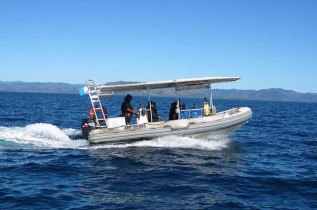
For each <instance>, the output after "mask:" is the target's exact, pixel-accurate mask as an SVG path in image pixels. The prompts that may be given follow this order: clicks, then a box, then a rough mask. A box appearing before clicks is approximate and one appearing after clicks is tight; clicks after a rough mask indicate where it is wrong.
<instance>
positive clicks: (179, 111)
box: [175, 85, 181, 119]
mask: <svg viewBox="0 0 317 210" xmlns="http://www.w3.org/2000/svg"><path fill="white" fill-rule="evenodd" d="M175 95H176V103H177V107H176V110H177V115H178V119H180V118H181V109H180V104H179V100H178V90H177V85H176V86H175Z"/></svg>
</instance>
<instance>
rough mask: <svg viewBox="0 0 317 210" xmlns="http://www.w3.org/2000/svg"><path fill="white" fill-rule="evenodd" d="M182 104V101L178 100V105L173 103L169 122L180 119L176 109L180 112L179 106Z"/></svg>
mask: <svg viewBox="0 0 317 210" xmlns="http://www.w3.org/2000/svg"><path fill="white" fill-rule="evenodd" d="M180 103H181V100H180V99H178V103H177V101H176V102H173V103H171V109H170V114H169V120H177V119H178V113H177V112H176V109H178V110H179V104H180Z"/></svg>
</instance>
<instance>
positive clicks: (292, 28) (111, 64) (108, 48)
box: [0, 0, 317, 93]
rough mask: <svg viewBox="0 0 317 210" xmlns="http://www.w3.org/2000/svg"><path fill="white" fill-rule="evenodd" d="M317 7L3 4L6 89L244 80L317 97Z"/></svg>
mask: <svg viewBox="0 0 317 210" xmlns="http://www.w3.org/2000/svg"><path fill="white" fill-rule="evenodd" d="M316 11H317V1H316V0H310V1H308V0H261V1H260V0H218V1H216V0H206V1H203V0H195V1H194V0H192V1H186V0H183V1H176V0H169V1H164V0H157V1H154V0H152V1H150V0H147V1H145V0H144V1H132V0H125V1H122V0H114V1H106V0H99V1H97V0H85V1H82V0H63V1H62V0H45V1H43V0H38V1H35V0H27V1H26V0H20V1H18V0H10V1H5V0H0V74H1V76H0V80H1V81H25V82H35V81H39V82H67V83H75V84H78V83H84V82H85V81H86V80H87V79H93V80H95V81H96V82H97V83H98V84H102V83H106V82H109V81H118V80H124V81H143V82H150V81H159V80H169V79H183V78H192V77H205V76H236V77H241V80H239V81H237V82H234V83H224V84H215V85H214V86H213V87H214V88H237V89H256V90H258V89H265V88H284V89H290V90H295V91H299V92H315V93H316V92H317V85H316V80H317V12H316Z"/></svg>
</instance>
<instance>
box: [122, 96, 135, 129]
mask: <svg viewBox="0 0 317 210" xmlns="http://www.w3.org/2000/svg"><path fill="white" fill-rule="evenodd" d="M131 101H132V96H131V95H130V94H128V95H127V96H126V97H125V98H124V102H122V104H121V111H122V115H121V116H124V117H125V123H126V124H127V125H130V120H131V117H132V115H133V114H137V113H138V111H137V110H135V109H133V107H132V104H131Z"/></svg>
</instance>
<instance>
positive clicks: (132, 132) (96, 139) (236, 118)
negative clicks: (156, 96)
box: [88, 107, 252, 144]
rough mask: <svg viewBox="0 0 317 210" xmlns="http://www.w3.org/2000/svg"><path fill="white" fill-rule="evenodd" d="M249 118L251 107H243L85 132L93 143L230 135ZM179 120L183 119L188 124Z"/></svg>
mask: <svg viewBox="0 0 317 210" xmlns="http://www.w3.org/2000/svg"><path fill="white" fill-rule="evenodd" d="M251 117H252V111H251V109H250V108H248V107H242V108H235V109H230V110H227V111H224V112H220V113H217V114H216V115H213V116H207V117H200V118H190V119H183V120H174V121H166V122H156V123H146V124H142V125H131V126H122V127H119V128H116V129H107V128H102V129H95V130H92V131H90V132H89V133H88V140H89V142H90V143H92V144H97V143H119V142H127V141H138V140H146V139H152V138H157V137H162V136H168V135H178V136H209V135H230V134H231V133H233V132H234V131H235V130H237V129H238V128H240V127H241V126H242V125H244V124H246V123H247V122H248V121H249V119H250V118H251ZM177 121H179V123H180V126H179V128H177V126H175V123H178V122H177ZM181 121H186V122H187V124H186V122H181ZM172 123H173V125H172Z"/></svg>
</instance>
